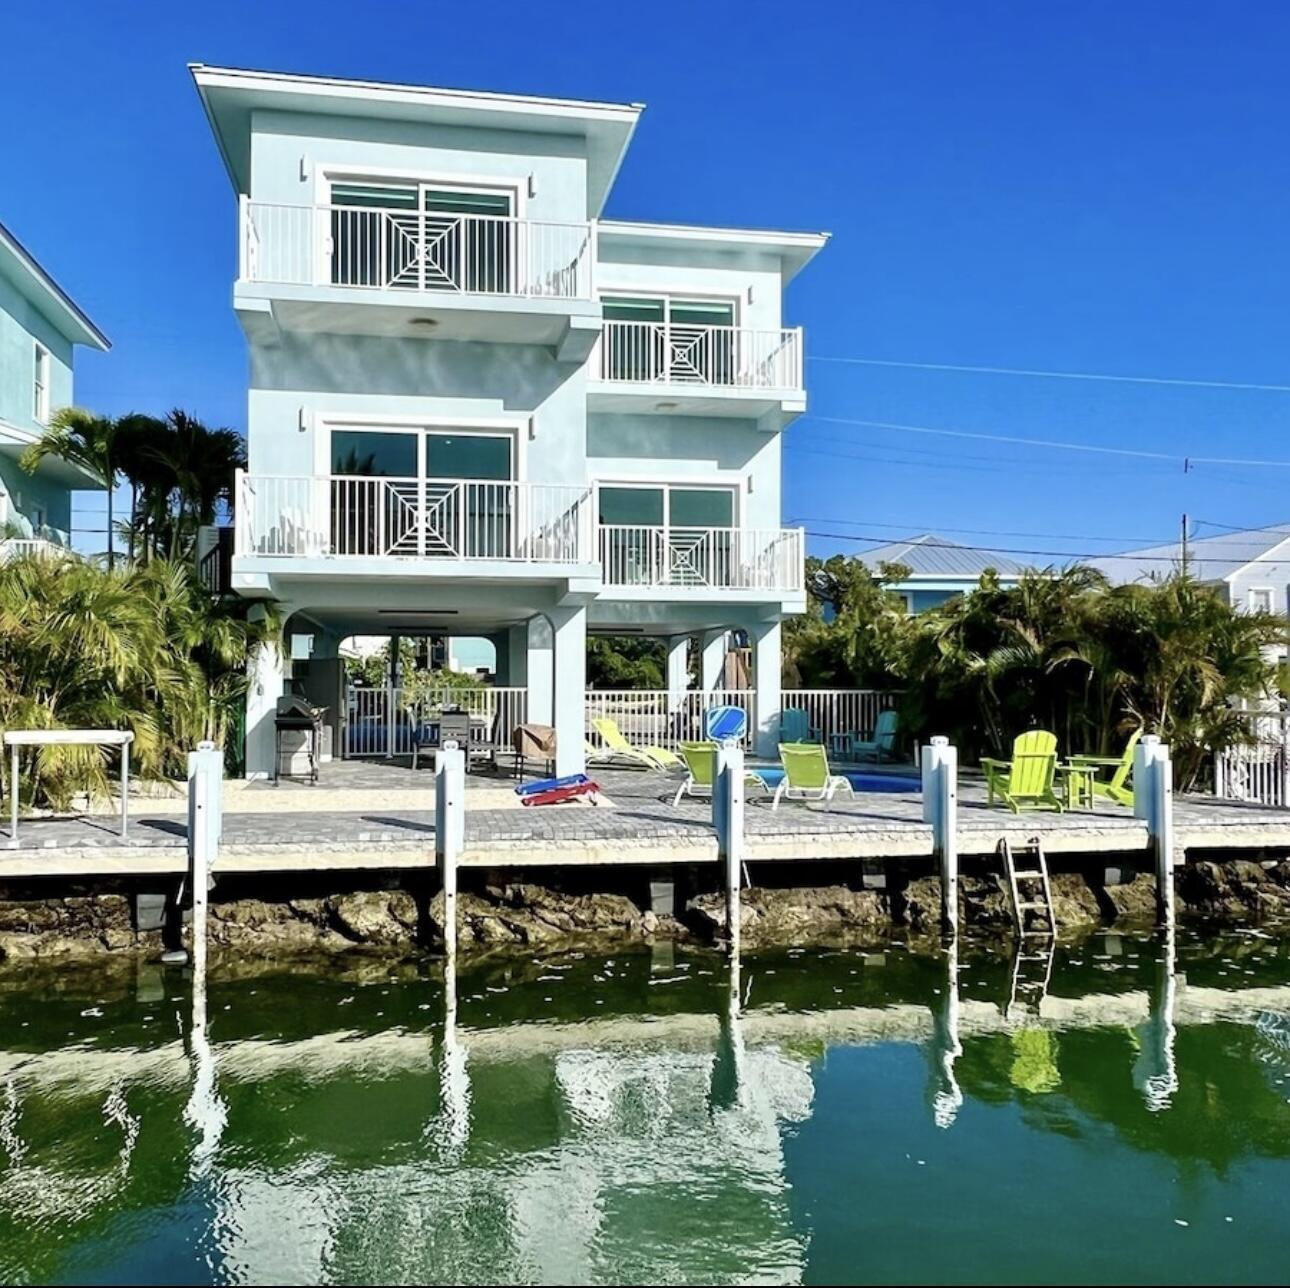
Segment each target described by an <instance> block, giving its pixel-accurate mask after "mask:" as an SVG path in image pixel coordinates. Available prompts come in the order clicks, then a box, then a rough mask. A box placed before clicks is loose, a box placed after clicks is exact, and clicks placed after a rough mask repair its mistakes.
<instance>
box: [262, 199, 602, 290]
mask: <svg viewBox="0 0 1290 1288" xmlns="http://www.w3.org/2000/svg"><path fill="white" fill-rule="evenodd" d="M594 260H595V253H594V237H593V227H592V225H591V224H589V223H544V222H540V221H538V220H535V219H512V218H508V217H505V216H500V215H453V214H439V213H437V212H435V211H415V210H413V211H404V210H378V209H371V208H367V207H361V206H298V205H283V204H278V203H274V202H265V201H251V200H249V199H244V200H243V202H242V242H241V262H240V265H239V271H240V275H241V277H242V278H243V280H245V281H248V282H269V283H273V284H275V285H287V286H338V287H359V288H363V289H366V290H373V291H390V292H396V291H401V292H422V291H430V292H446V293H449V294H456V295H494V296H520V297H524V298H542V299H557V300H589V299H591V298H592V281H591V275H592V265H593V263H594Z"/></svg>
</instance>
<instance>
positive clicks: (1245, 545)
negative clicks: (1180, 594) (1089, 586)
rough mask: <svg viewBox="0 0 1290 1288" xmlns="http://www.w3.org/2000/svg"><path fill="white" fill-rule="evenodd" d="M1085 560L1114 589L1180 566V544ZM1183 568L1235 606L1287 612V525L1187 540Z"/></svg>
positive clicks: (1289, 568)
mask: <svg viewBox="0 0 1290 1288" xmlns="http://www.w3.org/2000/svg"><path fill="white" fill-rule="evenodd" d="M1087 562H1088V563H1089V564H1090V565H1091V566H1092V567H1094V568H1097V569H1099V570H1100V571H1101V572H1102V573H1104V574H1105V576H1106V577H1107V579H1108V580H1109V581H1111V582H1113V583H1115V584H1116V585H1126V584H1129V583H1131V582H1149V581H1151V580H1153V579H1156V578H1162V577H1167V576H1168V575H1169V574H1170V573H1172V572H1176V571H1178V570H1179V569H1181V568H1182V567H1183V548H1182V542H1181V540H1179V541H1174V542H1169V543H1167V544H1165V545H1161V546H1146V547H1144V548H1142V549H1140V550H1126V551H1124V552H1123V553H1122V554H1117V555H1107V556H1106V557H1105V558H1102V559H1090V560H1087ZM1186 567H1187V571H1188V572H1189V573H1190V574H1191V575H1192V576H1193V577H1195V578H1196V580H1197V581H1201V582H1204V583H1205V584H1206V585H1209V586H1213V587H1214V588H1215V589H1216V590H1219V591H1220V592H1221V593H1222V594H1223V596H1224V598H1226V599H1227V601H1228V603H1230V604H1232V605H1233V606H1234V607H1236V608H1245V609H1249V610H1250V611H1259V610H1263V611H1266V612H1271V613H1286V612H1290V524H1287V525H1284V526H1278V527H1269V528H1248V529H1245V530H1244V531H1241V532H1224V533H1222V534H1221V535H1220V536H1216V537H1196V538H1191V539H1189V540H1188V542H1187V551H1186Z"/></svg>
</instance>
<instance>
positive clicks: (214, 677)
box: [0, 555, 274, 808]
mask: <svg viewBox="0 0 1290 1288" xmlns="http://www.w3.org/2000/svg"><path fill="white" fill-rule="evenodd" d="M245 611H246V607H245V603H244V602H240V601H231V602H224V601H217V600H215V599H213V598H212V597H211V596H210V595H208V594H206V593H205V592H204V591H203V590H202V589H201V588H200V587H198V586H197V585H196V584H195V580H194V577H193V574H192V571H191V569H190V568H189V567H188V565H187V564H178V563H171V562H168V561H165V560H154V561H153V562H151V563H149V564H147V565H135V566H127V567H124V568H118V569H116V570H109V569H106V568H104V567H101V566H99V565H97V564H94V563H91V562H88V561H85V560H81V559H78V558H76V557H74V556H71V555H69V556H67V557H64V558H59V557H51V556H49V555H31V556H26V557H23V558H17V559H12V560H10V561H8V562H6V563H4V564H0V731H3V730H6V729H130V730H132V731H133V733H134V735H135V741H134V746H133V747H132V749H131V763H132V766H133V767H134V768H135V769H136V770H137V772H138V773H139V775H140V776H142V777H144V778H152V779H160V778H168V777H175V776H179V775H181V774H182V773H183V772H184V768H185V763H186V762H185V756H186V753H187V752H188V751H189V750H191V749H192V748H193V747H194V746H195V745H196V744H197V743H198V742H199V741H200V740H202V739H203V738H210V739H213V740H214V741H215V742H217V743H224V742H225V741H226V737H227V735H228V733H229V730H230V728H231V727H232V724H233V722H234V721H235V720H236V719H237V718H238V716H239V715H240V712H241V710H242V707H243V703H244V700H245V692H246V684H247V680H246V663H247V659H248V656H249V651H250V649H251V648H252V647H254V646H255V645H256V644H258V643H260V642H262V641H266V640H269V639H270V638H272V634H273V631H274V623H273V622H272V621H271V620H270V619H266V620H265V621H263V622H260V623H251V622H249V621H248V620H247V619H246V615H245ZM109 754H110V753H107V752H106V751H104V750H102V749H98V748H93V747H42V748H39V749H35V750H33V752H32V753H30V758H29V762H28V764H27V765H26V766H25V769H24V774H23V791H24V794H25V795H26V796H28V797H29V799H31V800H32V801H34V802H36V803H41V804H51V805H53V806H55V807H56V808H66V807H67V805H68V804H69V803H70V801H71V799H72V797H73V796H74V795H76V794H78V793H82V792H87V791H88V792H92V793H96V794H97V793H103V792H106V791H107V790H108V787H109V781H108V780H109V768H108V758H109ZM5 770H6V772H7V770H8V766H7V764H6V766H5ZM7 786H8V785H7Z"/></svg>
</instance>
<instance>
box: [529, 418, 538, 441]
mask: <svg viewBox="0 0 1290 1288" xmlns="http://www.w3.org/2000/svg"><path fill="white" fill-rule="evenodd" d="M536 437H537V417H536V416H530V417H529V442H530V443H531V442H532V441H533V440H534V439H535V438H536Z"/></svg>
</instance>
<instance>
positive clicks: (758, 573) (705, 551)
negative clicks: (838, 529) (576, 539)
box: [599, 524, 805, 591]
mask: <svg viewBox="0 0 1290 1288" xmlns="http://www.w3.org/2000/svg"><path fill="white" fill-rule="evenodd" d="M599 533H600V564H601V569H602V576H603V578H604V582H605V585H606V586H624V587H626V586H642V587H644V586H675V587H678V588H680V587H690V588H703V587H707V588H711V589H715V590H771V591H798V590H801V589H802V584H803V558H804V554H805V541H804V534H803V532H802V529H801V528H770V529H758V528H655V527H631V526H625V525H617V524H615V525H607V526H602V527H601V528H600V529H599Z"/></svg>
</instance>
